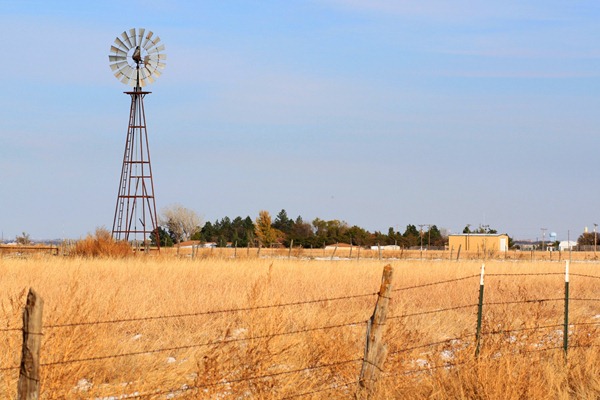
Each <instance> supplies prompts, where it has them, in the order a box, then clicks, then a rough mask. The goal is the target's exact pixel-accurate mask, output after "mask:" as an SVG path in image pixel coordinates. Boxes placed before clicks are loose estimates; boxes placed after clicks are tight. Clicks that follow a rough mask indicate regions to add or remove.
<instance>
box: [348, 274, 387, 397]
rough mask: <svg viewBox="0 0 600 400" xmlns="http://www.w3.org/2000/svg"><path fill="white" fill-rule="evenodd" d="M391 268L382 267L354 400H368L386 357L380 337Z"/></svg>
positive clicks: (385, 349)
mask: <svg viewBox="0 0 600 400" xmlns="http://www.w3.org/2000/svg"><path fill="white" fill-rule="evenodd" d="M392 272H393V269H392V266H391V265H389V264H388V265H386V266H385V267H383V276H382V278H381V288H380V289H379V294H378V297H377V303H376V304H375V310H374V311H373V315H372V316H371V318H370V319H369V321H368V322H367V337H366V342H365V355H364V358H363V364H362V369H361V371H360V377H359V380H358V383H359V386H358V391H357V392H356V395H355V398H356V399H368V398H370V397H371V394H372V392H373V387H374V383H375V381H376V380H377V375H378V374H379V372H380V371H381V370H382V369H383V362H384V361H385V358H386V356H387V346H386V345H385V344H384V343H383V341H382V339H381V337H382V335H383V329H384V328H385V321H386V319H387V312H388V305H389V302H390V297H391V293H392Z"/></svg>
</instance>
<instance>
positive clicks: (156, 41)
mask: <svg viewBox="0 0 600 400" xmlns="http://www.w3.org/2000/svg"><path fill="white" fill-rule="evenodd" d="M151 42H152V46H156V45H158V43H159V42H160V38H159V37H158V36H157V37H155V38H154V39H152V40H151ZM152 46H150V47H152Z"/></svg>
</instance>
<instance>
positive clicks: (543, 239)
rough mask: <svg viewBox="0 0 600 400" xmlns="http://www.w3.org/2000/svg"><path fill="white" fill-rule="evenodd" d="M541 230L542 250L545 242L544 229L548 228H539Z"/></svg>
mask: <svg viewBox="0 0 600 400" xmlns="http://www.w3.org/2000/svg"><path fill="white" fill-rule="evenodd" d="M540 229H541V231H542V251H544V243H545V239H546V231H547V230H548V228H540Z"/></svg>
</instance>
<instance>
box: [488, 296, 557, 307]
mask: <svg viewBox="0 0 600 400" xmlns="http://www.w3.org/2000/svg"><path fill="white" fill-rule="evenodd" d="M564 300H565V298H564V297H562V298H553V299H525V300H512V301H495V302H485V303H483V305H484V306H499V305H507V304H527V303H545V302H551V301H564Z"/></svg>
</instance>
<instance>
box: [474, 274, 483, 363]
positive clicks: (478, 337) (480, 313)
mask: <svg viewBox="0 0 600 400" xmlns="http://www.w3.org/2000/svg"><path fill="white" fill-rule="evenodd" d="M484 274H485V263H483V264H481V279H480V281H479V304H478V308H477V334H476V335H475V340H476V342H477V347H476V348H475V357H479V345H480V343H481V320H482V316H483V286H484V285H483V275H484Z"/></svg>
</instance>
